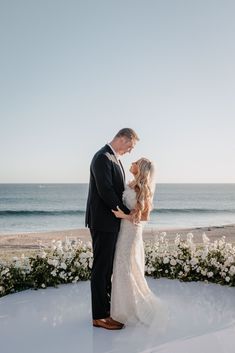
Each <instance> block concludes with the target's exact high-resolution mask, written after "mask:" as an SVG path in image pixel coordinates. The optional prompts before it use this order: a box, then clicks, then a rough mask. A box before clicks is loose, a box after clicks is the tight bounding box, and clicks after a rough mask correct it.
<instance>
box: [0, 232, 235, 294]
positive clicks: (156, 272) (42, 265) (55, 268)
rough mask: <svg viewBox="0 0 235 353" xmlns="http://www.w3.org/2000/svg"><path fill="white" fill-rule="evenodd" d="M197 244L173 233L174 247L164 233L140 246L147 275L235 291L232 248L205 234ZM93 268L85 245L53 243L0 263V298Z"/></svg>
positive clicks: (76, 277)
mask: <svg viewBox="0 0 235 353" xmlns="http://www.w3.org/2000/svg"><path fill="white" fill-rule="evenodd" d="M202 241H203V242H202V244H200V245H199V246H196V244H195V243H194V242H193V234H192V233H188V234H187V239H186V240H182V239H181V236H180V234H177V235H176V237H175V240H174V244H169V241H168V239H167V237H166V233H165V232H164V233H161V234H160V235H158V236H156V237H155V239H154V241H151V242H145V262H146V263H145V265H146V268H145V270H146V275H148V276H153V277H154V278H159V277H167V278H170V279H179V280H182V281H206V282H214V283H219V284H226V285H230V286H235V246H232V244H230V243H227V242H226V241H225V237H222V238H221V239H220V240H216V241H214V242H210V240H209V238H208V237H207V236H206V234H205V233H204V234H203V235H202ZM92 263H93V253H92V246H91V243H90V242H88V243H83V242H81V241H80V240H78V241H74V240H72V241H70V240H69V239H66V241H65V242H64V243H62V242H61V241H57V242H56V241H52V245H51V248H50V249H48V251H45V250H44V249H42V248H41V249H40V251H39V253H38V254H37V255H36V256H35V257H26V256H24V255H22V256H21V257H20V258H17V257H14V258H13V259H12V262H11V263H10V264H7V263H4V262H2V263H0V297H1V296H4V295H6V294H9V293H14V292H17V291H21V290H24V289H29V288H34V289H38V288H46V287H48V286H54V287H57V286H58V285H59V284H61V283H76V282H78V281H82V280H88V279H89V278H90V274H91V268H92Z"/></svg>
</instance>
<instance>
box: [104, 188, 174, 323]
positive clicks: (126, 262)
mask: <svg viewBox="0 0 235 353" xmlns="http://www.w3.org/2000/svg"><path fill="white" fill-rule="evenodd" d="M123 203H124V204H125V205H126V206H127V207H128V208H129V209H133V208H134V207H135V205H136V193H135V191H134V190H133V189H131V188H130V187H129V186H128V185H127V186H126V188H125V190H124V192H123ZM143 224H144V222H140V223H139V224H138V225H136V224H133V223H131V222H130V221H128V220H126V219H122V220H121V227H120V231H119V235H118V240H117V244H116V250H115V256H114V264H113V276H112V293H111V317H112V318H113V319H115V320H117V321H120V322H122V323H125V324H128V325H132V324H135V325H136V324H145V325H152V324H153V323H154V325H155V326H158V327H159V328H163V326H164V325H165V324H166V318H167V310H166V306H165V305H164V304H163V302H162V301H161V300H160V299H159V298H158V297H156V296H155V295H154V294H153V292H152V291H151V290H150V288H149V287H148V284H147V281H146V279H145V276H144V272H145V254H144V244H143V239H142V231H143Z"/></svg>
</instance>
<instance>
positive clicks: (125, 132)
mask: <svg viewBox="0 0 235 353" xmlns="http://www.w3.org/2000/svg"><path fill="white" fill-rule="evenodd" d="M123 136H124V137H127V138H128V139H129V140H136V141H139V137H138V135H137V133H136V132H135V131H134V130H133V129H130V128H128V127H125V128H124V129H121V130H120V131H118V133H117V134H116V135H115V137H123Z"/></svg>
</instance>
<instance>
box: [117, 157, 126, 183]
mask: <svg viewBox="0 0 235 353" xmlns="http://www.w3.org/2000/svg"><path fill="white" fill-rule="evenodd" d="M118 162H119V164H120V166H121V168H122V172H123V176H124V179H123V182H124V184H125V179H126V176H125V171H124V168H123V165H122V162H121V160H120V159H119V160H118Z"/></svg>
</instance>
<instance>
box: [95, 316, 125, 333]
mask: <svg viewBox="0 0 235 353" xmlns="http://www.w3.org/2000/svg"><path fill="white" fill-rule="evenodd" d="M93 326H94V327H102V328H105V329H107V330H121V329H122V326H120V325H117V324H115V323H114V322H112V321H111V320H109V318H106V319H98V320H93Z"/></svg>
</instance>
